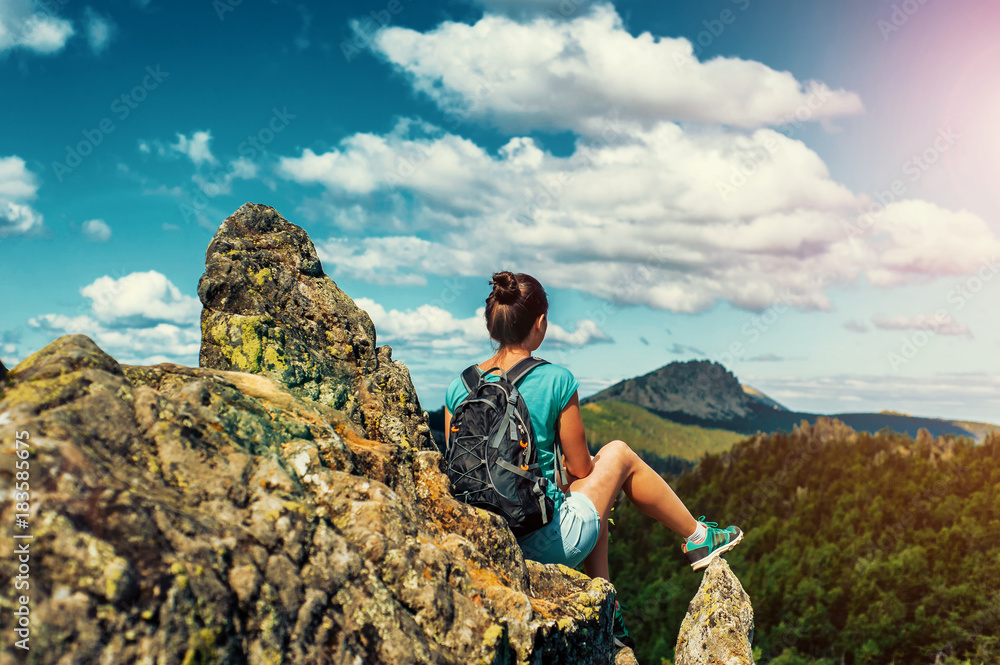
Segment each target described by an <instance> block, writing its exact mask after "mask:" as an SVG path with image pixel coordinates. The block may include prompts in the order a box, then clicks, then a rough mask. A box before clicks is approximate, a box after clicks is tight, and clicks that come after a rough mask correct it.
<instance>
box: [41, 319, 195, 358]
mask: <svg viewBox="0 0 1000 665" xmlns="http://www.w3.org/2000/svg"><path fill="white" fill-rule="evenodd" d="M28 325H29V326H31V327H33V328H35V329H37V330H39V331H40V332H45V333H50V334H54V335H74V334H80V335H87V336H88V337H90V338H91V339H93V340H94V341H95V342H97V344H98V346H100V347H101V348H102V349H104V350H105V351H107V352H109V353H111V354H112V355H113V356H115V358H116V359H117V360H119V361H121V362H126V363H141V364H153V363H159V362H176V363H180V364H187V365H197V364H198V352H199V350H200V348H201V330H200V329H199V328H198V326H192V325H188V326H180V325H174V324H171V323H159V324H156V325H155V326H151V327H139V328H111V327H108V326H106V325H104V324H103V323H101V322H100V321H98V320H96V319H95V318H94V317H92V316H89V315H81V316H72V317H71V316H65V315H63V314H43V315H41V316H37V317H34V318H31V319H28Z"/></svg>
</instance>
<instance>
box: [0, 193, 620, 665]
mask: <svg viewBox="0 0 1000 665" xmlns="http://www.w3.org/2000/svg"><path fill="white" fill-rule="evenodd" d="M207 265H208V268H207V272H206V276H205V277H204V278H203V279H202V282H201V288H200V294H201V296H202V298H203V300H204V302H205V304H206V308H205V313H204V316H203V319H202V320H203V325H204V334H205V341H204V345H203V348H202V361H203V363H204V364H205V365H206V367H202V368H190V367H182V366H178V365H173V364H161V365H156V366H152V367H137V366H123V365H119V363H117V362H116V361H115V360H114V359H113V358H112V357H110V356H109V355H107V354H106V353H104V352H103V351H102V350H101V349H100V348H98V347H97V345H96V344H94V342H93V341H91V340H90V339H89V338H87V337H84V336H80V335H75V336H68V337H63V338H61V339H59V340H56V341H55V342H53V343H51V344H49V345H48V346H46V347H45V348H44V349H42V350H41V351H39V352H37V353H35V354H34V355H32V356H31V357H29V358H27V359H26V360H24V361H23V362H22V363H20V364H19V365H18V366H17V367H15V368H14V369H13V370H11V371H10V373H9V375H8V377H7V378H8V383H6V384H0V446H2V455H0V494H2V495H3V496H4V498H5V499H6V500H5V501H4V502H3V503H2V505H0V511H2V512H0V540H2V541H3V542H5V543H13V542H15V541H14V539H13V536H14V534H15V533H17V534H18V535H31V536H33V538H32V539H30V540H28V539H24V540H25V541H26V542H29V543H30V545H29V547H30V561H29V563H28V564H27V565H28V566H29V567H30V588H29V589H27V590H23V591H22V590H15V588H14V586H13V585H12V584H9V583H5V584H4V585H3V588H2V590H0V612H2V614H3V615H4V616H8V617H9V616H11V612H12V610H13V609H14V608H15V607H17V601H18V595H19V594H27V596H28V597H29V598H30V603H29V609H30V621H29V623H30V631H31V632H30V642H29V643H28V644H29V645H30V646H31V651H30V655H31V660H30V662H36V663H57V662H58V663H60V664H67V665H68V664H75V663H79V664H80V665H84V664H87V665H89V664H90V663H116V664H117V663H138V662H143V663H157V664H159V665H170V664H177V665H181V664H184V665H188V664H191V663H253V664H258V663H259V664H276V663H344V664H347V663H350V664H354V663H393V664H395V663H428V664H429V663H435V664H438V663H456V664H458V663H461V664H465V663H494V664H500V663H504V664H506V663H511V664H513V663H538V664H539V665H540V664H541V663H567V664H568V663H574V664H576V663H601V664H607V663H610V662H611V660H612V656H613V654H612V638H611V627H610V624H611V605H612V604H613V602H614V590H613V588H612V587H611V585H609V584H608V583H606V582H604V581H602V580H591V579H590V578H587V577H585V576H583V575H581V574H579V573H576V572H574V571H571V570H569V569H567V568H564V567H558V566H542V565H540V564H537V563H535V562H530V561H528V562H526V561H525V560H524V558H523V557H522V555H521V551H520V548H519V547H518V546H517V543H516V541H515V540H514V538H513V536H512V535H511V533H510V530H509V529H508V528H507V527H506V525H505V524H504V523H503V522H502V521H501V520H500V518H498V517H497V516H495V515H492V514H489V513H486V512H484V511H481V510H476V509H473V508H471V507H469V506H466V505H465V504H462V503H458V502H456V501H455V500H454V499H452V497H451V496H450V494H449V493H448V491H447V487H448V484H447V479H446V478H445V476H444V475H443V474H442V473H441V471H440V456H439V453H437V452H432V451H428V450H423V449H422V448H423V447H424V438H425V437H426V423H425V422H424V417H423V413H422V411H421V410H420V407H419V404H418V403H417V400H416V397H415V392H414V390H413V386H412V384H411V383H410V379H409V376H408V373H407V371H406V368H405V367H403V366H402V365H401V364H400V363H398V362H392V361H391V360H390V356H389V350H388V349H387V348H386V347H382V348H376V346H375V331H374V329H373V327H372V325H371V321H370V320H369V318H368V316H367V315H366V314H365V313H364V312H363V311H361V310H360V309H358V308H357V307H356V306H355V305H354V303H353V302H352V301H351V300H350V299H349V298H347V296H345V295H344V294H343V293H342V292H341V291H339V289H337V287H336V286H335V285H334V284H333V282H332V281H330V280H329V279H328V278H326V277H324V276H323V273H322V268H321V266H320V265H319V262H318V261H317V260H315V253H314V251H313V248H312V244H311V243H310V242H309V240H308V238H307V237H306V235H305V232H304V231H302V230H301V229H299V228H298V227H295V226H293V225H291V224H289V223H288V222H286V221H285V220H283V219H282V218H281V217H280V216H279V215H278V214H277V213H276V212H275V211H274V210H272V209H270V208H266V207H262V206H251V205H247V206H244V207H243V208H241V209H240V211H238V212H237V213H236V214H235V215H233V216H232V217H230V218H229V219H228V220H226V222H225V224H223V226H222V228H221V229H220V231H219V233H218V235H217V236H216V238H215V239H214V240H213V242H212V246H211V249H210V251H209V253H208V257H207ZM231 369H239V370H241V371H230V370H231ZM18 439H25V440H27V441H28V442H29V443H30V458H29V460H28V461H29V462H30V470H29V476H30V477H29V479H28V482H29V486H30V490H29V491H30V498H29V501H28V503H29V506H28V508H29V510H28V511H27V513H28V518H27V519H26V521H25V524H26V526H24V527H23V528H21V527H19V526H17V525H16V523H15V512H22V509H23V508H24V507H23V506H22V507H17V506H16V504H15V502H14V501H13V500H11V498H12V497H13V492H12V489H13V485H14V482H15V481H16V482H23V479H19V478H16V476H15V474H16V473H17V472H18V470H17V469H15V462H16V461H17V460H18V457H17V455H16V448H17V446H18V444H17V441H18ZM18 542H20V541H18ZM8 552H9V551H8ZM18 565H19V563H18V562H17V561H16V559H15V558H14V557H11V556H9V555H8V556H4V557H2V558H0V579H3V580H11V579H13V578H14V577H15V575H17V574H18ZM12 637H13V635H12V632H11V624H10V623H9V622H4V639H3V640H2V642H0V643H2V645H3V646H2V647H0V663H2V664H3V665H7V664H8V663H11V664H12V663H15V662H24V660H23V658H24V656H25V652H23V651H21V650H20V649H18V648H17V647H15V646H14V645H13V644H12V642H13V640H12V639H10V638H12Z"/></svg>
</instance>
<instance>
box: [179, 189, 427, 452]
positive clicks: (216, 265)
mask: <svg viewBox="0 0 1000 665" xmlns="http://www.w3.org/2000/svg"><path fill="white" fill-rule="evenodd" d="M198 296H199V298H201V302H202V304H203V305H204V309H203V310H202V314H201V330H202V341H201V356H200V364H201V366H202V367H212V368H215V369H225V370H233V371H239V372H249V373H252V374H263V375H265V376H269V377H271V378H272V379H275V380H276V381H279V382H281V383H283V384H284V385H286V386H288V387H289V388H290V389H291V391H292V392H293V393H295V394H297V395H301V396H303V397H305V398H308V399H310V400H313V401H317V402H320V403H321V404H324V405H327V406H331V407H333V408H335V409H339V410H342V411H344V412H345V413H347V414H348V416H349V418H350V419H351V420H352V421H353V422H355V423H356V424H358V425H360V426H361V428H362V429H363V430H364V432H365V434H366V435H367V436H369V437H372V438H377V437H382V438H385V439H392V440H393V441H394V442H396V443H398V444H400V445H407V446H411V447H413V448H417V449H423V450H430V449H431V448H432V446H433V444H432V442H431V438H430V428H429V427H428V426H427V422H426V418H425V417H424V415H423V411H421V409H420V405H419V403H418V401H417V398H416V392H415V391H414V390H413V384H412V383H411V381H410V375H409V372H408V371H407V369H406V366H405V365H403V364H402V363H400V362H394V361H393V360H392V349H391V348H390V347H388V346H382V347H378V346H377V345H376V333H375V326H374V325H373V324H372V320H371V318H370V317H369V316H368V313H367V312H365V311H364V310H363V309H361V308H360V307H358V306H357V305H356V304H355V303H354V301H353V300H351V298H350V297H348V296H347V294H345V293H344V292H343V291H342V290H341V289H340V288H339V287H338V286H337V284H336V283H335V282H334V281H333V280H332V279H330V278H329V277H328V276H327V275H326V274H325V273H324V272H323V266H322V264H321V262H320V260H319V257H318V256H317V255H316V248H315V246H314V245H313V243H312V241H311V240H310V239H309V236H308V234H307V233H306V232H305V231H304V230H303V229H301V228H300V227H298V226H296V225H294V224H292V223H291V222H289V221H287V220H286V219H285V218H284V217H282V216H281V215H280V214H279V213H278V211H276V210H275V209H274V208H271V207H269V206H265V205H257V204H254V203H247V204H245V205H244V206H242V207H241V208H240V209H239V210H237V211H236V212H234V213H233V214H232V215H230V216H229V218H227V219H226V220H225V221H224V222H223V223H222V225H221V226H220V227H219V230H218V231H217V232H216V234H215V237H214V238H212V241H211V243H209V245H208V250H207V252H206V254H205V274H204V275H202V277H201V281H200V282H199V283H198Z"/></svg>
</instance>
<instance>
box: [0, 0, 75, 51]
mask: <svg viewBox="0 0 1000 665" xmlns="http://www.w3.org/2000/svg"><path fill="white" fill-rule="evenodd" d="M73 33H74V30H73V24H72V23H70V22H69V21H67V20H65V19H62V18H59V17H58V16H55V15H53V14H50V13H48V12H47V11H46V10H45V8H44V7H43V6H42V3H40V2H38V1H37V0H0V54H2V53H3V52H4V51H8V50H11V49H15V48H22V49H26V50H29V51H35V52H36V53H41V54H46V55H47V54H52V53H56V52H58V51H61V50H62V48H63V47H64V46H65V45H66V41H67V40H68V39H69V38H70V37H72V36H73Z"/></svg>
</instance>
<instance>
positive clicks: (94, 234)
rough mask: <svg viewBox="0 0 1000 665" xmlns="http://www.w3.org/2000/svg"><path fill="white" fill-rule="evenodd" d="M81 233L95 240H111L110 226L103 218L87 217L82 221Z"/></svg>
mask: <svg viewBox="0 0 1000 665" xmlns="http://www.w3.org/2000/svg"><path fill="white" fill-rule="evenodd" d="M83 235H85V236H87V238H89V239H90V240H93V241H95V242H107V241H108V240H111V227H110V226H108V224H107V222H105V221H104V220H103V219H88V220H87V221H85V222H84V223H83Z"/></svg>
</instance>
